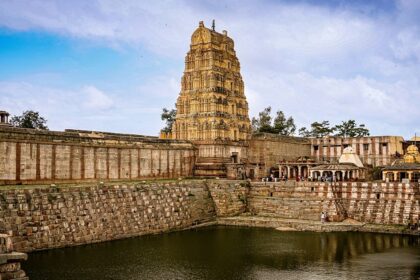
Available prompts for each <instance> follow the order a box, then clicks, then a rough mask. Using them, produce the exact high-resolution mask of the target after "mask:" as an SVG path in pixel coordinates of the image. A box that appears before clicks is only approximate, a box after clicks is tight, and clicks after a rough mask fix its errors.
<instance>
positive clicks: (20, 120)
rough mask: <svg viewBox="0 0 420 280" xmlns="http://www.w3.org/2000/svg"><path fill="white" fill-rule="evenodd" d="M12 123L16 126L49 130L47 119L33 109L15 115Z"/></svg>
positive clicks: (11, 120)
mask: <svg viewBox="0 0 420 280" xmlns="http://www.w3.org/2000/svg"><path fill="white" fill-rule="evenodd" d="M10 123H11V125H13V126H15V127H21V128H32V129H40V130H41V129H43V130H48V127H47V120H46V119H45V118H43V117H41V116H40V115H39V113H38V112H35V111H32V110H28V111H25V112H23V113H22V115H20V116H13V117H12V118H11V119H10Z"/></svg>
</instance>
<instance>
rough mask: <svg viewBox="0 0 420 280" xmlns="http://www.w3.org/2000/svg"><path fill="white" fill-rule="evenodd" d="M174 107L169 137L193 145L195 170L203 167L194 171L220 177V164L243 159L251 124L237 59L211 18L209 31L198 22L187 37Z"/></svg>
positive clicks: (230, 41)
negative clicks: (189, 42) (189, 37)
mask: <svg viewBox="0 0 420 280" xmlns="http://www.w3.org/2000/svg"><path fill="white" fill-rule="evenodd" d="M176 108H177V115H176V119H175V123H174V124H173V127H172V137H173V138H174V139H182V140H190V141H192V142H194V143H195V144H196V145H197V146H198V149H199V154H198V162H197V163H198V165H197V170H203V171H198V173H200V174H197V175H209V176H211V175H213V176H222V177H223V174H222V172H221V170H222V169H226V166H224V167H222V166H221V165H223V164H227V163H235V164H239V163H240V162H241V159H243V158H244V157H246V146H247V140H249V138H250V136H251V123H250V120H249V116H248V103H247V101H246V98H245V94H244V82H243V80H242V76H241V73H240V63H239V60H238V58H237V57H236V53H235V49H234V42H233V40H232V39H231V38H229V37H228V35H227V32H226V31H223V33H218V32H216V31H215V29H214V22H213V28H212V29H209V28H206V27H205V26H204V23H203V22H202V21H200V23H199V27H198V28H197V29H196V30H195V31H194V33H193V34H192V36H191V45H190V50H189V51H188V53H187V55H186V57H185V71H184V75H183V76H182V79H181V93H180V95H179V97H178V100H177V103H176ZM200 164H201V165H200ZM206 167H208V168H210V169H211V168H213V169H214V170H216V169H218V170H219V171H217V172H216V171H215V172H212V171H210V170H207V171H204V169H205V168H206Z"/></svg>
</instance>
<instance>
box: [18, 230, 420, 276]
mask: <svg viewBox="0 0 420 280" xmlns="http://www.w3.org/2000/svg"><path fill="white" fill-rule="evenodd" d="M24 269H25V271H26V272H27V274H28V275H29V276H30V279H31V280H41V279H42V280H50V279H54V280H58V279H60V280H63V279H66V280H71V279H74V280H88V279H89V280H93V279H95V280H97V279H105V280H106V279H108V280H111V279H112V280H117V279H121V280H123V279H124V280H131V279H218V280H220V279H268V280H269V279H299V280H302V279H323V280H324V279H352V280H357V279H393V280H394V279H416V280H417V279H419V278H420V239H419V238H418V237H409V236H399V235H385V234H373V233H309V232H279V231H276V230H272V229H258V228H240V227H209V228H201V229H196V230H189V231H182V232H173V233H168V234H162V235H152V236H142V237H138V238H132V239H126V240H120V241H113V242H106V243H101V244H94V245H87V246H81V247H73V248H65V249H56V250H50V251H44V252H36V253H31V254H30V255H29V260H28V262H26V263H25V265H24Z"/></svg>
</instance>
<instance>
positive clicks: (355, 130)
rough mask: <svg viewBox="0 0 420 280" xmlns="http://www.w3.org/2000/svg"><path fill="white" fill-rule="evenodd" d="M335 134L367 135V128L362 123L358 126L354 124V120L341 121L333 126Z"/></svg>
mask: <svg viewBox="0 0 420 280" xmlns="http://www.w3.org/2000/svg"><path fill="white" fill-rule="evenodd" d="M334 131H335V132H336V133H335V136H342V137H362V136H369V129H367V128H366V127H365V125H364V124H360V125H359V126H358V125H357V124H356V121H355V120H348V121H343V122H341V124H338V125H336V126H335V127H334Z"/></svg>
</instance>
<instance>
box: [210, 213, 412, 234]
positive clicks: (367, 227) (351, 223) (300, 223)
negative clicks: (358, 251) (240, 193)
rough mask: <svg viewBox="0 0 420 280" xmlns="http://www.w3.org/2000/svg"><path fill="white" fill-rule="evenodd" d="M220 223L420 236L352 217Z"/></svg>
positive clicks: (220, 220)
mask: <svg viewBox="0 0 420 280" xmlns="http://www.w3.org/2000/svg"><path fill="white" fill-rule="evenodd" d="M217 224H218V225H226V226H246V227H265V228H275V229H278V230H280V231H313V232H340V231H354V232H356V231H358V232H376V233H392V234H409V235H417V236H420V231H410V230H408V229H407V228H406V227H404V226H399V225H379V224H367V223H361V222H358V221H355V220H352V219H347V220H344V221H343V222H325V223H322V222H320V221H311V220H300V219H285V218H277V217H266V216H252V215H247V214H244V215H240V216H236V217H222V218H218V219H217Z"/></svg>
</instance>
